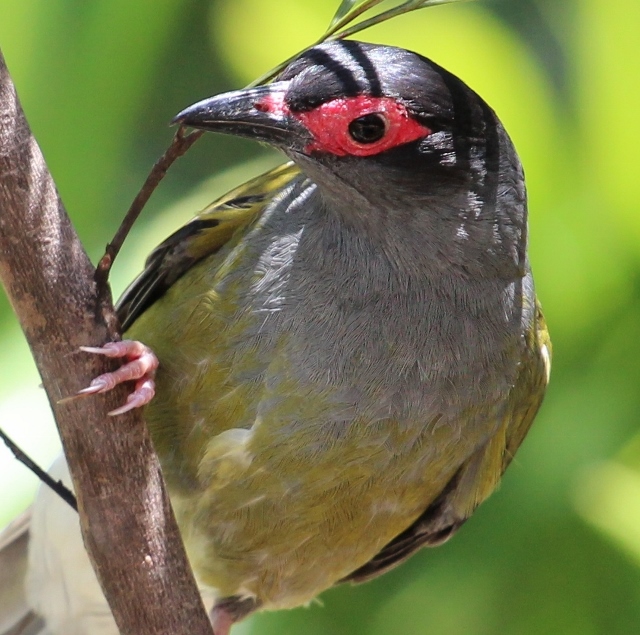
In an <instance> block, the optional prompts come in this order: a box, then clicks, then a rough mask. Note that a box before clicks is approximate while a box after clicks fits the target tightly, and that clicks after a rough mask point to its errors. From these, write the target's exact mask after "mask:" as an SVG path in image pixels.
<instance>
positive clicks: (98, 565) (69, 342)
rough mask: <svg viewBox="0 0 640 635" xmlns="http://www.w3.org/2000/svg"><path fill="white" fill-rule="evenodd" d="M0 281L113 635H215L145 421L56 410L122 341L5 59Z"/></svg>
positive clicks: (98, 406) (111, 402) (97, 411)
mask: <svg viewBox="0 0 640 635" xmlns="http://www.w3.org/2000/svg"><path fill="white" fill-rule="evenodd" d="M0 281H1V282H2V284H3V285H4V287H5V289H6V291H7V295H8V296H9V299H10V301H11V304H12V305H13V308H14V310H15V312H16V314H17V315H18V318H19V320H20V323H21V325H22V328H23V330H24V333H25V335H26V337H27V340H28V342H29V345H30V347H31V350H32V352H33V356H34V358H35V361H36V364H37V366H38V369H39V371H40V374H41V376H42V382H43V385H44V388H45V390H46V391H47V395H48V397H49V402H50V404H51V408H52V410H53V412H54V415H55V418H56V422H57V424H58V429H59V431H60V436H61V438H62V443H63V445H64V448H65V454H66V456H67V459H68V462H69V467H70V471H71V476H72V480H73V484H74V488H75V491H76V495H77V498H78V508H79V513H80V524H81V528H82V534H83V537H84V541H85V545H86V547H87V551H88V552H89V556H90V558H91V560H92V563H93V566H94V568H95V569H96V573H97V575H98V579H99V580H100V583H101V585H102V588H103V590H104V592H105V595H106V597H107V600H108V601H109V605H110V606H111V610H112V611H113V614H114V617H115V619H116V623H117V624H118V627H119V629H120V631H121V633H123V635H176V634H180V633H185V634H186V633H189V634H192V633H193V634H197V635H205V634H206V635H211V626H210V624H209V621H208V619H207V616H206V614H205V612H204V609H203V607H202V601H201V599H200V595H199V593H198V590H197V588H196V586H195V583H194V580H193V575H192V573H191V570H190V569H189V566H188V563H187V560H186V556H185V553H184V548H183V546H182V542H181V540H180V535H179V533H178V529H177V526H176V523H175V519H174V517H173V513H172V510H171V507H170V505H169V500H168V497H167V494H166V491H165V486H164V482H163V479H162V475H161V473H160V467H159V464H158V460H157V457H156V456H155V453H154V451H153V448H152V446H151V441H150V439H149V435H148V432H147V429H146V426H145V425H144V422H143V421H142V417H141V415H140V414H139V413H136V412H129V413H127V414H126V415H124V416H120V417H108V416H107V412H108V411H109V410H111V409H113V408H114V407H116V406H117V405H119V404H121V403H123V402H124V400H125V393H126V387H122V389H116V390H114V391H113V393H110V394H108V395H104V396H100V397H96V398H93V399H82V400H79V401H71V402H66V403H63V404H60V403H58V402H59V400H60V399H61V398H62V397H66V396H67V395H71V394H74V393H76V392H77V391H78V390H79V389H80V388H81V387H83V386H86V385H87V384H88V382H89V381H90V379H91V378H92V377H95V376H96V375H98V374H101V373H103V372H107V371H110V370H113V365H112V363H110V362H109V361H108V360H105V359H103V358H102V357H98V356H95V355H86V354H84V353H80V352H76V351H78V347H79V346H81V345H87V344H91V345H100V344H102V343H104V342H106V341H108V340H112V339H114V338H116V337H118V335H119V334H118V332H117V325H116V324H115V323H114V320H113V318H112V316H113V307H112V306H111V302H110V299H109V298H108V297H102V298H100V297H99V295H98V293H97V291H96V285H95V283H94V269H93V267H92V266H91V263H90V262H89V260H88V258H87V256H86V254H85V252H84V250H83V249H82V246H81V244H80V243H79V241H78V238H77V236H76V235H75V232H74V231H73V228H72V226H71V224H70V222H69V219H68V217H67V215H66V212H65V210H64V207H63V205H62V203H61V201H60V199H59V197H58V193H57V191H56V188H55V185H54V183H53V180H52V179H51V176H50V174H49V172H48V170H47V168H46V165H45V163H44V159H43V158H42V154H41V153H40V149H39V148H38V145H37V144H36V142H35V140H34V138H33V136H32V135H31V132H30V130H29V127H28V125H27V122H26V120H25V118H24V114H23V112H22V109H21V108H20V105H19V103H18V99H17V96H16V93H15V89H14V86H13V84H12V82H11V78H10V77H9V73H8V71H7V68H6V66H5V64H4V59H3V58H2V56H1V55H0ZM107 295H108V294H107Z"/></svg>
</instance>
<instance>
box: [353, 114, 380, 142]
mask: <svg viewBox="0 0 640 635" xmlns="http://www.w3.org/2000/svg"><path fill="white" fill-rule="evenodd" d="M386 132H387V122H386V121H385V118H384V117H383V116H382V115H381V114H379V113H377V112H372V113H370V114H368V115H362V117H358V118H357V119H354V120H353V121H352V122H351V123H350V124H349V134H350V135H351V138H352V139H353V140H354V141H357V142H358V143H375V142H376V141H380V139H382V137H384V135H385V133H386Z"/></svg>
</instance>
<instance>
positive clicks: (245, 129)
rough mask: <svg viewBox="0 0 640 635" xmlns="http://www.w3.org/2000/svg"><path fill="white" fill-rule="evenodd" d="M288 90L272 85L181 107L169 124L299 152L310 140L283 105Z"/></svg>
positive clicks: (278, 84) (275, 83) (287, 83)
mask: <svg viewBox="0 0 640 635" xmlns="http://www.w3.org/2000/svg"><path fill="white" fill-rule="evenodd" d="M288 87H289V82H274V83H273V84H267V85H266V86H258V87H257V88H249V89H247V90H236V91H233V92H230V93H223V94H222V95H216V96H215V97H210V98H209V99H203V100H202V101H199V102H198V103H197V104H193V106H189V107H188V108H185V109H184V110H183V111H182V112H181V113H178V114H177V115H176V116H175V117H174V118H173V121H172V122H171V123H179V124H183V125H186V126H190V127H191V128H200V129H201V130H210V131H212V132H222V133H224V134H231V135H235V136H238V137H248V138H250V139H255V140H256V141H264V142H266V143H269V144H271V145H275V146H278V147H281V148H283V149H291V150H298V151H301V150H303V149H304V147H305V146H306V145H307V144H308V143H309V142H310V141H311V140H312V139H311V135H310V134H309V132H308V131H307V129H306V128H305V127H304V126H303V125H302V124H301V123H300V121H298V120H297V119H296V118H295V117H294V116H293V115H292V114H291V113H290V111H289V109H288V107H287V106H286V104H285V101H284V97H285V94H286V91H287V89H288Z"/></svg>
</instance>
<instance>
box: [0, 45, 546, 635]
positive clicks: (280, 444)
mask: <svg viewBox="0 0 640 635" xmlns="http://www.w3.org/2000/svg"><path fill="white" fill-rule="evenodd" d="M174 122H175V123H178V124H180V125H183V126H188V127H191V128H195V129H200V130H205V131H211V132H215V133H222V134H230V135H235V136H238V137H246V138H249V139H253V140H255V141H258V142H262V143H266V144H268V145H270V146H273V147H275V148H277V149H279V150H280V151H282V152H283V153H284V154H285V155H286V156H287V158H288V160H289V161H288V162H287V163H284V164H283V165H281V166H280V167H277V168H275V169H274V170H272V171H270V172H267V173H266V174H263V175H262V176H259V177H257V178H255V179H253V180H251V181H249V182H248V183H246V184H244V185H241V186H240V187H238V188H236V189H235V190H233V191H232V192H230V193H229V194H228V195H226V196H224V197H223V198H222V199H220V200H218V201H216V202H215V203H213V204H212V205H210V206H209V207H208V208H206V209H205V210H203V211H202V212H201V213H200V214H198V215H197V216H196V217H195V218H194V219H193V220H192V221H190V222H189V223H188V224H186V225H185V226H184V227H182V228H181V229H179V230H178V231H177V232H176V233H174V234H173V235H172V236H170V237H169V238H168V239H167V240H166V241H165V242H163V243H162V244H161V245H160V246H159V247H157V248H156V249H155V250H154V251H153V252H152V253H151V255H150V256H149V258H148V260H147V262H146V266H145V269H144V271H143V272H142V273H141V274H140V275H139V277H138V278H137V279H136V280H135V281H134V282H133V283H132V285H131V286H130V287H129V288H128V289H127V290H126V291H125V293H124V294H123V296H122V298H121V299H120V301H119V303H118V307H117V308H118V313H119V317H120V319H121V321H122V325H123V329H124V331H125V337H126V338H127V340H126V341H124V342H121V343H113V344H107V345H105V346H104V347H98V348H95V349H93V348H89V349H87V350H89V352H96V353H103V354H109V355H111V356H114V357H121V358H123V361H124V362H125V364H124V366H122V368H121V369H120V370H118V371H116V373H115V374H113V375H109V376H102V377H99V378H96V379H95V380H94V382H92V385H91V386H90V387H89V389H88V391H89V392H104V391H106V390H109V389H110V387H111V385H112V384H113V383H115V382H118V381H122V380H132V379H133V380H135V382H136V383H135V386H134V388H133V390H132V392H131V395H130V397H129V401H128V402H127V404H125V405H124V406H123V408H121V409H119V411H122V410H126V409H129V408H133V407H144V414H145V419H146V421H147V424H148V426H149V430H150V433H151V436H152V439H153V442H154V446H155V449H156V451H157V453H158V456H159V459H160V463H161V466H162V470H163V474H164V477H165V479H166V482H167V487H168V491H169V493H170V497H171V501H172V505H173V507H174V510H175V513H176V518H177V521H178V525H179V527H180V530H181V534H182V537H183V540H184V543H185V547H186V550H187V554H188V557H189V560H190V563H191V565H192V567H193V570H194V573H195V576H196V579H197V581H198V584H199V586H200V588H201V589H203V591H204V592H205V595H206V596H207V598H209V600H210V606H211V619H212V624H213V630H214V632H215V634H216V635H228V633H229V629H230V628H231V626H232V625H233V624H234V623H236V622H238V621H239V620H241V619H243V618H244V617H246V616H247V615H250V614H252V613H254V612H255V611H258V610H278V609H288V608H293V607H296V606H300V605H304V604H307V603H309V602H310V601H312V600H313V599H314V598H315V597H317V596H318V595H319V594H320V593H322V592H323V591H324V590H326V589H328V588H330V587H333V586H335V585H339V584H343V583H347V582H351V583H359V582H364V581H367V580H370V579H372V578H375V577H377V576H379V575H381V574H383V573H385V572H386V571H388V570H390V569H392V568H393V567H396V566H398V565H399V564H401V563H402V562H404V561H405V560H406V559H407V558H409V557H410V556H411V555H412V554H414V553H415V552H416V551H418V550H420V549H421V548H422V547H425V546H436V545H439V544H442V543H443V542H444V541H446V540H448V539H449V538H450V537H451V536H452V535H453V534H454V533H455V532H456V531H457V530H458V529H459V528H460V527H461V526H462V525H463V524H464V523H465V521H466V520H467V519H468V518H469V517H470V516H471V514H472V513H473V512H474V510H475V509H476V508H477V506H478V505H479V504H480V503H482V502H483V501H484V500H485V499H486V498H487V497H488V496H489V495H490V494H491V493H492V492H493V491H494V490H495V488H496V487H497V485H498V483H499V481H500V479H501V476H502V474H503V473H504V471H505V469H506V468H507V466H508V465H509V464H510V462H511V460H512V459H513V457H514V454H515V453H516V451H517V449H518V447H519V446H520V444H521V443H522V441H523V439H524V438H525V436H526V434H527V432H528V430H529V428H530V426H531V424H532V422H533V420H534V417H535V416H536V413H537V411H538V409H539V407H540V404H541V402H542V399H543V396H544V393H545V390H546V387H547V384H548V380H549V372H550V362H551V342H550V339H549V335H548V330H547V327H546V324H545V320H544V317H543V314H542V311H541V308H540V304H539V302H538V300H537V297H536V293H535V289H534V282H533V277H532V273H531V267H530V263H529V259H528V256H527V243H528V233H527V231H528V230H527V196H526V188H525V181H524V173H523V168H522V165H521V163H520V160H519V158H518V155H517V152H516V150H515V148H514V146H513V143H512V141H511V139H510V138H509V136H508V134H507V132H506V131H505V129H504V127H503V125H502V123H501V121H500V119H499V118H498V116H497V115H496V114H495V112H494V111H493V110H492V109H491V107H490V106H489V105H488V104H487V103H486V102H485V101H484V100H483V99H482V98H481V97H480V96H479V95H478V94H477V93H476V92H474V91H473V90H472V89H471V88H470V87H468V86H467V85H466V84H465V83H464V82H463V81H462V80H461V79H459V78H458V77H456V76H455V75H453V74H452V73H450V72H448V71H447V70H445V69H444V68H442V67H441V66H439V65H438V64H436V63H435V62H433V61H431V60H429V59H427V58H426V57H423V56H421V55H419V54H417V53H413V52H410V51H407V50H405V49H401V48H396V47H392V46H385V45H374V44H369V43H364V42H359V41H355V40H336V41H332V42H326V43H323V44H320V45H317V46H314V47H311V48H309V49H307V50H306V51H304V52H303V53H301V54H300V55H299V56H298V57H297V58H295V59H294V60H293V61H292V62H291V63H290V64H289V65H288V66H287V67H286V68H285V70H284V71H282V73H281V74H280V75H279V76H277V77H276V78H275V79H274V81H272V82H271V83H268V84H265V85H260V86H257V87H253V88H247V89H243V90H237V91H233V92H228V93H223V94H221V95H217V96H214V97H211V98H208V99H204V100H202V101H200V102H198V103H196V104H194V105H192V106H190V107H188V108H187V109H185V110H183V111H182V112H181V113H180V114H178V115H177V117H176V118H175V119H174ZM139 342H142V343H144V346H143V345H142V344H139ZM155 359H157V360H158V363H157V368H156V362H155ZM140 360H145V361H144V363H139V362H140ZM149 360H151V361H149ZM147 362H149V363H147ZM141 369H142V370H141ZM118 373H120V374H118ZM154 391H155V396H153V397H152V393H153V392H154ZM56 469H57V470H62V471H63V472H64V470H65V467H64V464H63V462H61V463H59V464H58V467H57V468H56ZM44 497H46V498H48V499H49V500H50V501H53V500H55V497H53V495H52V494H47V495H45V496H44ZM53 504H54V503H52V502H50V503H49V506H48V507H47V510H50V507H51V506H52V505H53ZM55 504H59V505H60V506H61V505H62V503H58V502H57V501H56V503H55ZM43 507H45V505H44V504H41V505H40V508H43ZM30 513H31V514H33V516H34V519H32V522H31V532H32V534H33V535H32V536H31V537H30V539H31V542H32V544H34V543H37V544H36V546H35V547H33V546H32V548H31V558H30V561H29V566H28V570H29V572H28V573H27V580H28V582H27V590H28V595H29V602H30V603H31V607H32V608H35V609H36V612H39V615H40V620H41V621H42V620H44V621H48V625H49V628H51V624H53V621H54V620H53V618H51V616H50V615H48V614H47V612H49V613H55V616H56V619H57V622H56V624H58V626H56V627H55V628H58V629H59V630H52V631H51V632H52V633H53V635H57V634H58V633H62V632H65V633H77V634H78V635H83V634H84V633H85V632H90V629H89V630H86V629H85V630H82V628H80V627H76V630H73V628H74V626H73V624H74V623H75V624H76V625H77V624H78V623H79V622H78V619H77V618H78V616H79V614H80V613H81V612H82V610H81V608H82V607H81V608H77V607H76V608H74V609H73V610H71V609H69V610H68V611H67V614H66V615H65V606H62V605H64V602H65V600H57V601H52V600H48V599H47V597H48V596H46V592H45V590H44V589H46V588H47V584H44V583H43V576H44V577H45V578H46V577H47V576H49V578H52V579H53V578H55V576H56V575H57V576H58V577H61V576H62V575H63V574H62V573H61V572H60V571H59V570H58V567H60V568H62V567H67V563H63V564H60V565H51V563H50V565H49V567H48V569H47V567H46V566H41V565H40V564H38V563H39V562H41V560H42V558H41V557H40V556H42V554H43V553H46V549H47V543H46V541H47V536H46V534H47V531H48V530H47V529H46V527H47V526H49V525H48V524H47V523H46V522H44V521H42V520H40V521H38V522H37V523H36V522H35V518H36V516H37V515H38V514H39V513H40V514H41V509H40V511H39V508H38V504H36V506H35V507H34V508H33V510H32V511H31V512H30ZM66 513H67V514H69V515H70V517H71V518H73V513H72V512H71V511H70V510H66ZM74 522H76V523H77V520H75V521H74ZM27 527H28V522H27V521H22V522H21V523H20V522H19V523H18V524H17V525H14V526H13V528H12V532H11V535H10V536H8V537H5V542H6V543H7V544H9V545H12V546H14V547H15V545H16V541H17V540H19V541H21V544H22V543H26V542H27V541H26V540H25V539H24V536H25V532H26V531H27ZM49 533H54V532H53V530H51V531H50V532H49ZM0 542H1V541H0ZM15 550H16V549H15V548H14V552H15ZM5 551H6V549H5ZM80 551H81V550H80ZM0 557H1V555H0ZM14 557H15V554H14ZM61 559H63V558H61ZM79 559H81V556H79V557H78V558H77V559H76V560H79ZM0 562H1V560H0ZM69 566H70V565H69ZM74 566H75V565H74ZM67 568H69V567H67ZM35 569H37V572H36V573H34V570H35ZM0 570H1V567H0ZM67 574H68V575H69V576H71V575H72V572H68V571H66V569H65V572H64V575H67ZM50 586H51V585H50V584H49V587H50ZM57 597H60V596H59V595H58V596H57ZM69 602H71V601H70V600H69ZM92 602H93V600H92ZM5 603H6V602H5ZM61 604H62V605H61ZM80 605H81V603H79V604H78V606H80ZM2 606H3V600H2V597H1V596H0V616H1V615H2V611H1V607H2ZM25 606H26V608H25V611H27V610H28V604H26V605H25ZM105 606H106V605H105ZM52 607H53V608H52ZM91 610H92V611H93V612H94V614H95V613H98V612H99V611H97V609H96V606H95V605H93V604H92V606H91ZM106 611H107V614H106V615H107V617H108V609H106ZM90 612H91V611H88V610H87V611H86V613H90ZM61 615H62V617H60V616H61ZM100 616H101V619H102V617H104V614H103V613H100ZM72 618H73V619H72ZM15 619H16V618H15V617H14V622H15ZM22 619H23V620H24V619H26V618H25V617H24V616H22ZM34 619H35V618H34ZM74 619H75V620H76V621H75V622H73V620H74ZM105 619H106V618H105ZM61 620H62V621H61ZM65 620H66V622H65ZM5 622H6V620H5ZM2 623H3V622H2V621H0V624H2ZM59 624H63V625H62V626H60V625H59ZM87 628H88V627H87ZM108 628H109V627H105V629H103V630H101V629H98V628H94V630H93V631H91V632H93V633H105V634H108V633H111V632H117V631H110V630H108ZM1 630H2V629H0V631H1ZM5 632H7V633H16V632H22V631H11V630H6V627H5ZM25 632H26V631H25Z"/></svg>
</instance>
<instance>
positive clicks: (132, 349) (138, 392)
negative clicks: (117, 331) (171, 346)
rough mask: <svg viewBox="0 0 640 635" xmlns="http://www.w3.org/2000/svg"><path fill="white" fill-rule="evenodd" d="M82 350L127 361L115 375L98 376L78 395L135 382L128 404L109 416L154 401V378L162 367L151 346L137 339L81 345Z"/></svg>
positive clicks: (92, 393) (113, 411)
mask: <svg viewBox="0 0 640 635" xmlns="http://www.w3.org/2000/svg"><path fill="white" fill-rule="evenodd" d="M80 350H82V351H84V352H85V353H92V354H94V355H105V356H106V357H115V358H120V359H124V360H126V361H125V363H124V364H123V365H122V366H121V367H120V368H118V369H117V370H114V371H113V372H112V373H105V374H104V375H98V376H97V377H96V378H95V379H94V380H93V381H92V382H91V383H90V384H89V385H88V386H87V387H86V388H84V389H83V390H80V391H79V392H78V396H83V395H95V394H97V393H104V392H108V391H110V390H113V389H114V388H115V387H116V386H117V385H118V384H122V383H123V382H125V381H135V388H134V390H133V392H132V393H131V394H130V395H129V396H128V397H127V401H126V403H125V404H124V405H122V406H120V407H119V408H116V409H115V410H112V411H111V412H110V413H109V415H110V416H112V417H113V416H115V415H121V414H123V413H125V412H128V411H129V410H133V409H134V408H140V407H141V406H144V405H145V404H148V403H149V402H150V401H151V399H152V398H153V396H154V394H155V382H154V381H153V376H154V375H155V371H156V369H157V368H158V358H157V357H156V356H155V354H154V352H153V351H152V350H151V349H150V348H149V347H148V346H145V345H144V344H142V342H137V341H135V340H122V341H121V342H107V343H106V344H105V345H104V346H81V347H80Z"/></svg>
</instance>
